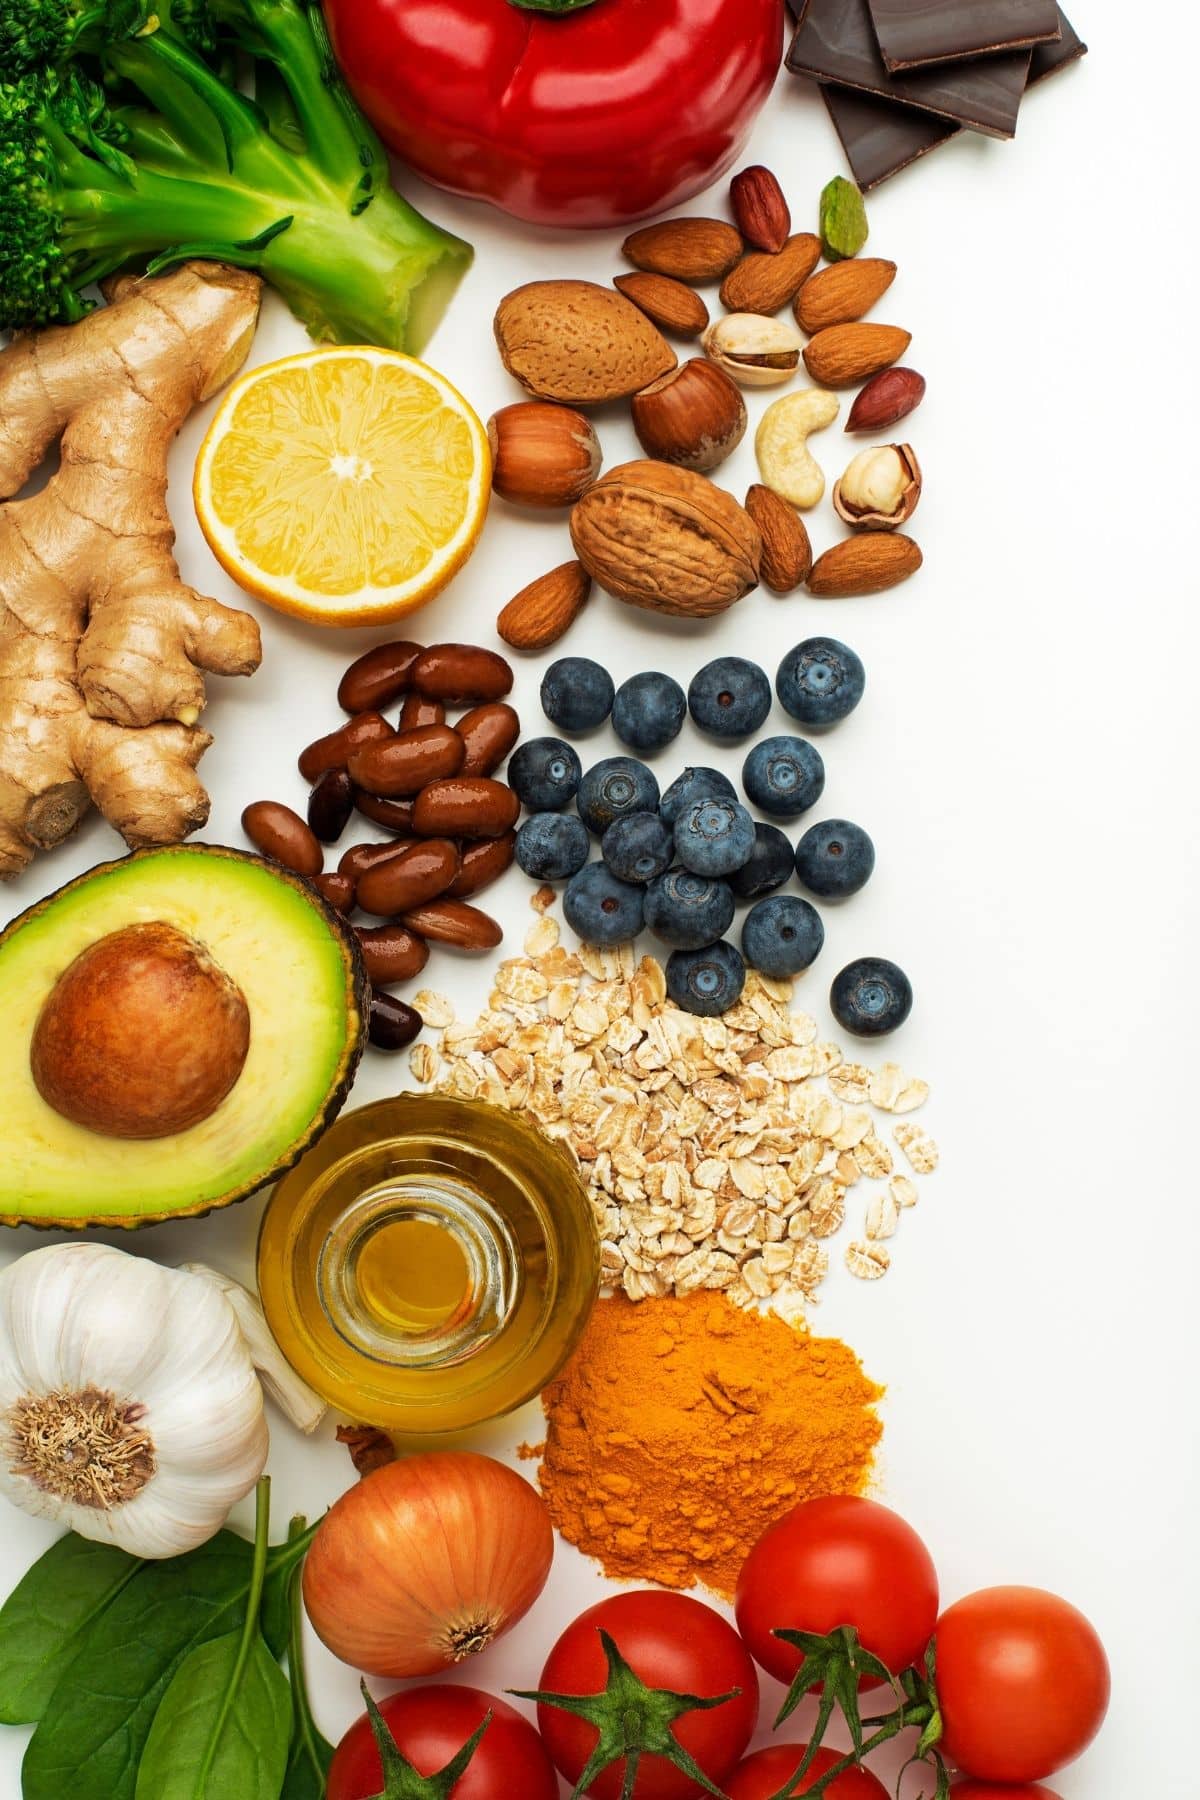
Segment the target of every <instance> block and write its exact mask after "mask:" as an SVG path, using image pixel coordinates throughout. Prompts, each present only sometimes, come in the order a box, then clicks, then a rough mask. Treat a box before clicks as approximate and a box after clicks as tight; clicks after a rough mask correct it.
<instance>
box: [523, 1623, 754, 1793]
mask: <svg viewBox="0 0 1200 1800" xmlns="http://www.w3.org/2000/svg"><path fill="white" fill-rule="evenodd" d="M602 1629H603V1630H604V1631H607V1632H608V1634H609V1635H610V1637H611V1638H612V1639H613V1641H614V1642H615V1644H616V1646H617V1649H618V1650H619V1651H620V1652H621V1655H622V1656H623V1657H624V1658H625V1660H626V1661H627V1662H628V1664H629V1666H630V1667H631V1668H632V1670H633V1672H634V1674H635V1675H638V1676H640V1677H641V1679H642V1680H643V1681H644V1682H645V1683H646V1685H647V1686H648V1687H653V1688H667V1689H669V1690H670V1691H672V1692H673V1693H677V1694H696V1695H699V1696H700V1697H701V1698H710V1697H711V1696H713V1695H715V1694H725V1693H728V1692H729V1691H730V1690H731V1689H732V1688H740V1690H741V1692H740V1693H739V1694H738V1696H737V1698H736V1699H733V1700H727V1701H725V1703H724V1705H722V1706H717V1707H714V1708H713V1710H712V1711H711V1712H692V1713H687V1714H685V1715H684V1717H683V1718H681V1719H680V1720H679V1721H678V1723H677V1724H676V1725H675V1727H674V1734H675V1736H676V1737H677V1738H678V1740H679V1742H680V1743H681V1744H682V1745H683V1747H684V1749H685V1750H686V1751H687V1752H688V1754H689V1755H690V1756H692V1757H694V1758H695V1760H696V1762H697V1763H698V1764H699V1765H700V1767H701V1768H702V1769H703V1770H704V1773H705V1774H706V1775H707V1776H708V1778H709V1780H710V1781H715V1782H716V1783H717V1785H718V1786H720V1785H721V1783H722V1781H723V1780H724V1777H725V1776H726V1775H727V1774H728V1773H729V1771H730V1769H732V1767H733V1765H734V1764H735V1763H736V1762H737V1760H738V1758H739V1757H740V1756H741V1754H742V1752H743V1751H744V1750H745V1748H746V1745H747V1744H748V1743H749V1742H750V1738H751V1736H752V1734H753V1732H754V1724H755V1720H756V1719H757V1717H758V1676H757V1675H756V1674H755V1671H754V1664H753V1663H752V1662H751V1660H750V1657H749V1655H748V1654H747V1651H746V1647H745V1645H744V1644H743V1643H742V1642H741V1640H740V1638H739V1637H738V1635H737V1633H736V1632H735V1631H734V1629H733V1627H732V1626H731V1625H729V1624H727V1623H726V1621H725V1620H724V1619H723V1618H722V1617H721V1615H720V1613H718V1612H714V1611H713V1609H712V1607H711V1606H704V1605H702V1603H701V1602H700V1601H699V1600H692V1599H690V1598H689V1597H688V1595H687V1594H669V1593H659V1592H638V1593H627V1594H613V1595H611V1596H610V1598H609V1599H607V1600H601V1601H600V1602H599V1604H598V1605H596V1606H589V1608H588V1610H587V1611H586V1612H585V1613H580V1615H579V1617H578V1618H577V1619H576V1620H575V1622H574V1624H573V1625H568V1627H567V1629H566V1630H565V1631H564V1632H563V1634H562V1636H561V1637H560V1638H559V1640H558V1642H557V1644H555V1646H554V1648H553V1650H551V1652H550V1655H549V1658H548V1659H547V1662H546V1667H545V1668H544V1669H543V1670H542V1679H541V1681H540V1682H539V1684H538V1685H539V1687H540V1688H541V1689H542V1690H543V1692H549V1693H554V1694H598V1693H601V1692H602V1691H603V1689H604V1687H605V1684H606V1682H607V1679H608V1665H607V1663H606V1661H605V1656H604V1647H603V1645H602V1644H601V1642H600V1631H601V1630H602ZM538 1727H539V1729H540V1731H541V1734H542V1736H543V1738H545V1740H546V1748H547V1749H548V1750H549V1752H550V1755H551V1756H552V1757H553V1759H554V1762H555V1765H556V1766H557V1768H558V1769H559V1770H560V1771H561V1772H562V1774H564V1775H565V1776H566V1778H567V1780H568V1781H570V1782H576V1781H578V1779H579V1776H580V1773H581V1771H582V1769H583V1768H584V1765H585V1764H586V1762H587V1760H588V1757H589V1756H590V1755H591V1753H592V1751H593V1750H594V1748H595V1746H596V1742H597V1737H598V1733H597V1731H596V1727H595V1726H594V1725H589V1724H588V1723H587V1721H586V1720H584V1719H578V1718H575V1717H574V1716H573V1715H572V1714H571V1713H566V1712H561V1711H559V1709H558V1708H557V1707H553V1706H544V1705H543V1706H539V1707H538ZM624 1778H625V1760H624V1758H623V1757H622V1758H620V1759H619V1760H618V1761H616V1762H613V1763H610V1764H609V1766H608V1768H607V1769H605V1771H604V1773H603V1774H602V1775H599V1776H597V1778H596V1780H595V1781H593V1782H592V1783H591V1785H590V1787H589V1788H588V1789H587V1792H588V1793H589V1794H594V1795H595V1796H596V1800H619V1796H620V1793H621V1786H622V1783H623V1781H624ZM633 1792H634V1800H691V1796H693V1795H695V1794H698V1793H699V1792H700V1790H699V1788H698V1787H697V1785H696V1783H695V1782H694V1781H693V1780H692V1779H691V1778H690V1776H687V1775H685V1774H684V1773H683V1771H682V1770H681V1769H677V1768H675V1766H674V1765H673V1764H672V1763H670V1762H669V1761H668V1760H667V1759H666V1758H665V1757H662V1756H643V1757H642V1759H641V1761H640V1762H639V1764H638V1772H637V1781H636V1782H635V1784H634V1790H633ZM522 1800H524V1796H522Z"/></svg>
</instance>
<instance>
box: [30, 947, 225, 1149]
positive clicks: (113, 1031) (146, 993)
mask: <svg viewBox="0 0 1200 1800" xmlns="http://www.w3.org/2000/svg"><path fill="white" fill-rule="evenodd" d="M249 1048H250V1009H249V1007H248V1006H247V1004H246V999H245V996H244V995H243V993H242V991H241V989H240V988H239V987H238V985H237V983H236V982H235V981H233V980H232V979H231V978H230V976H229V975H227V974H226V972H225V971H224V969H222V968H220V967H219V965H218V964H217V963H216V962H214V960H213V958H212V957H211V956H210V955H209V953H208V951H207V950H206V949H205V947H204V946H203V944H200V943H198V942H197V941H196V939H195V938H192V937H189V936H188V934H187V933H186V932H183V931H180V930H178V928H177V927H176V926H174V925H169V924H167V923H165V922H164V921H156V922H153V923H149V924H138V925H128V926H126V927H124V929H122V930H120V931H113V932H110V933H109V934H108V936H107V937H103V938H100V939H98V940H97V942H96V943H94V944H91V945H89V946H88V948H87V949H86V950H84V951H82V952H81V953H80V955H78V956H77V957H76V958H75V960H74V962H73V963H71V964H70V965H69V966H68V967H67V968H66V969H65V970H64V971H63V973H62V974H61V975H60V976H59V978H58V980H57V982H56V983H55V985H54V987H53V988H52V989H51V991H50V994H49V995H48V997H47V999H46V1001H45V1003H44V1005H43V1006H42V1009H41V1012H40V1013H39V1015H38V1019H37V1024H36V1026H35V1027H34V1032H33V1039H32V1043H31V1045H30V1059H29V1060H30V1068H31V1070H32V1073H33V1079H34V1082H35V1084H36V1086H37V1090H38V1092H39V1093H40V1094H41V1096H42V1098H43V1100H45V1102H46V1104H47V1105H48V1106H51V1107H53V1108H54V1110H55V1112H57V1113H60V1114H61V1115H62V1116H63V1118H66V1119H70V1120H71V1121H72V1123H73V1124H76V1125H81V1126H83V1127H84V1128H85V1129H86V1130H88V1131H95V1132H99V1133H101V1134H102V1135H104V1136H106V1137H116V1138H159V1137H168V1136H170V1135H172V1134H173V1133H175V1132H180V1131H186V1130H187V1129H188V1128H189V1127H190V1126H192V1125H197V1124H199V1123H200V1121H201V1120H202V1119H207V1118H208V1117H209V1116H210V1115H211V1114H212V1113H214V1112H215V1111H216V1109H217V1108H218V1106H220V1104H221V1102H222V1101H223V1100H224V1099H225V1097H226V1096H227V1095H228V1094H229V1093H230V1091H231V1090H232V1088H233V1087H234V1085H235V1083H236V1082H237V1080H238V1077H239V1076H240V1075H241V1072H242V1069H243V1067H244V1065H245V1062H246V1056H247V1052H248V1051H249Z"/></svg>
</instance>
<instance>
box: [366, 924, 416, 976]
mask: <svg viewBox="0 0 1200 1800" xmlns="http://www.w3.org/2000/svg"><path fill="white" fill-rule="evenodd" d="M354 935H355V937H356V938H357V939H358V947H359V949H360V950H361V951H362V959H363V967H364V968H365V969H366V971H367V975H368V977H369V978H370V980H371V981H373V982H377V983H378V984H379V985H380V986H381V987H386V986H387V984H388V982H389V981H411V980H412V978H413V976H414V975H419V974H420V973H421V970H422V969H423V968H424V967H425V964H426V963H427V962H428V961H429V945H428V944H427V943H426V942H425V939H424V938H423V937H418V936H417V934H416V932H415V931H406V930H405V929H404V927H403V925H356V926H355V927H354Z"/></svg>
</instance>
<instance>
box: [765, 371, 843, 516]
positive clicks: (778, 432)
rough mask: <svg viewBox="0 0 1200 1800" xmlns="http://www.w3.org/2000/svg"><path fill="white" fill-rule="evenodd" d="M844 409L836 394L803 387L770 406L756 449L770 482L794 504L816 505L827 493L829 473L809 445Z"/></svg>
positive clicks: (780, 494) (782, 495)
mask: <svg viewBox="0 0 1200 1800" xmlns="http://www.w3.org/2000/svg"><path fill="white" fill-rule="evenodd" d="M839 411H840V402H839V400H838V397H837V395H836V394H830V393H827V392H826V390H825V389H824V388H803V389H802V390H801V391H800V392H799V393H796V394H785V395H784V396H783V398H782V400H775V401H773V402H772V404H771V405H770V406H768V408H767V410H766V412H765V413H764V414H763V416H762V420H761V422H760V424H759V427H758V435H757V437H756V438H755V440H754V449H755V453H756V455H757V457H758V466H759V469H760V470H761V472H762V478H763V480H764V482H765V483H766V485H767V486H768V487H769V488H771V489H773V490H774V492H775V493H777V494H778V495H779V496H780V498H781V499H783V500H787V501H789V502H790V504H791V505H792V506H799V507H808V506H815V505H816V504H817V501H818V500H819V499H820V498H821V495H822V494H823V493H824V492H825V475H824V472H823V470H822V468H821V465H820V463H818V462H817V460H816V458H815V457H814V456H813V454H812V452H811V451H810V449H809V447H808V438H809V435H810V433H811V432H814V431H821V430H823V428H824V427H825V426H826V425H832V424H833V421H834V420H835V419H836V418H837V416H838V412H839Z"/></svg>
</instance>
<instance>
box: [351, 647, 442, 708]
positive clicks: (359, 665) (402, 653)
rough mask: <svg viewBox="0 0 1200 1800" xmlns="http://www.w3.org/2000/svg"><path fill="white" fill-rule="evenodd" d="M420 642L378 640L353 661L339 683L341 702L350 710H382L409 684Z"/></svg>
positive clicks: (418, 654)
mask: <svg viewBox="0 0 1200 1800" xmlns="http://www.w3.org/2000/svg"><path fill="white" fill-rule="evenodd" d="M421 649H422V646H421V645H420V644H409V643H396V644H376V646H375V648H374V649H373V650H368V651H367V652H366V654H365V656H360V657H359V658H358V661H357V662H352V663H351V664H350V667H349V668H348V669H347V670H346V673H345V674H344V675H343V676H342V679H341V681H340V682H339V683H338V691H337V697H338V705H339V706H343V707H345V709H346V711H347V712H348V713H361V712H381V711H382V709H383V708H384V707H385V706H390V705H391V703H392V701H393V700H398V699H399V697H400V695H401V694H402V693H403V692H404V691H405V689H406V688H407V687H408V672H409V670H410V669H411V668H412V666H413V664H414V663H415V662H416V660H417V658H418V656H420V654H421Z"/></svg>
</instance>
